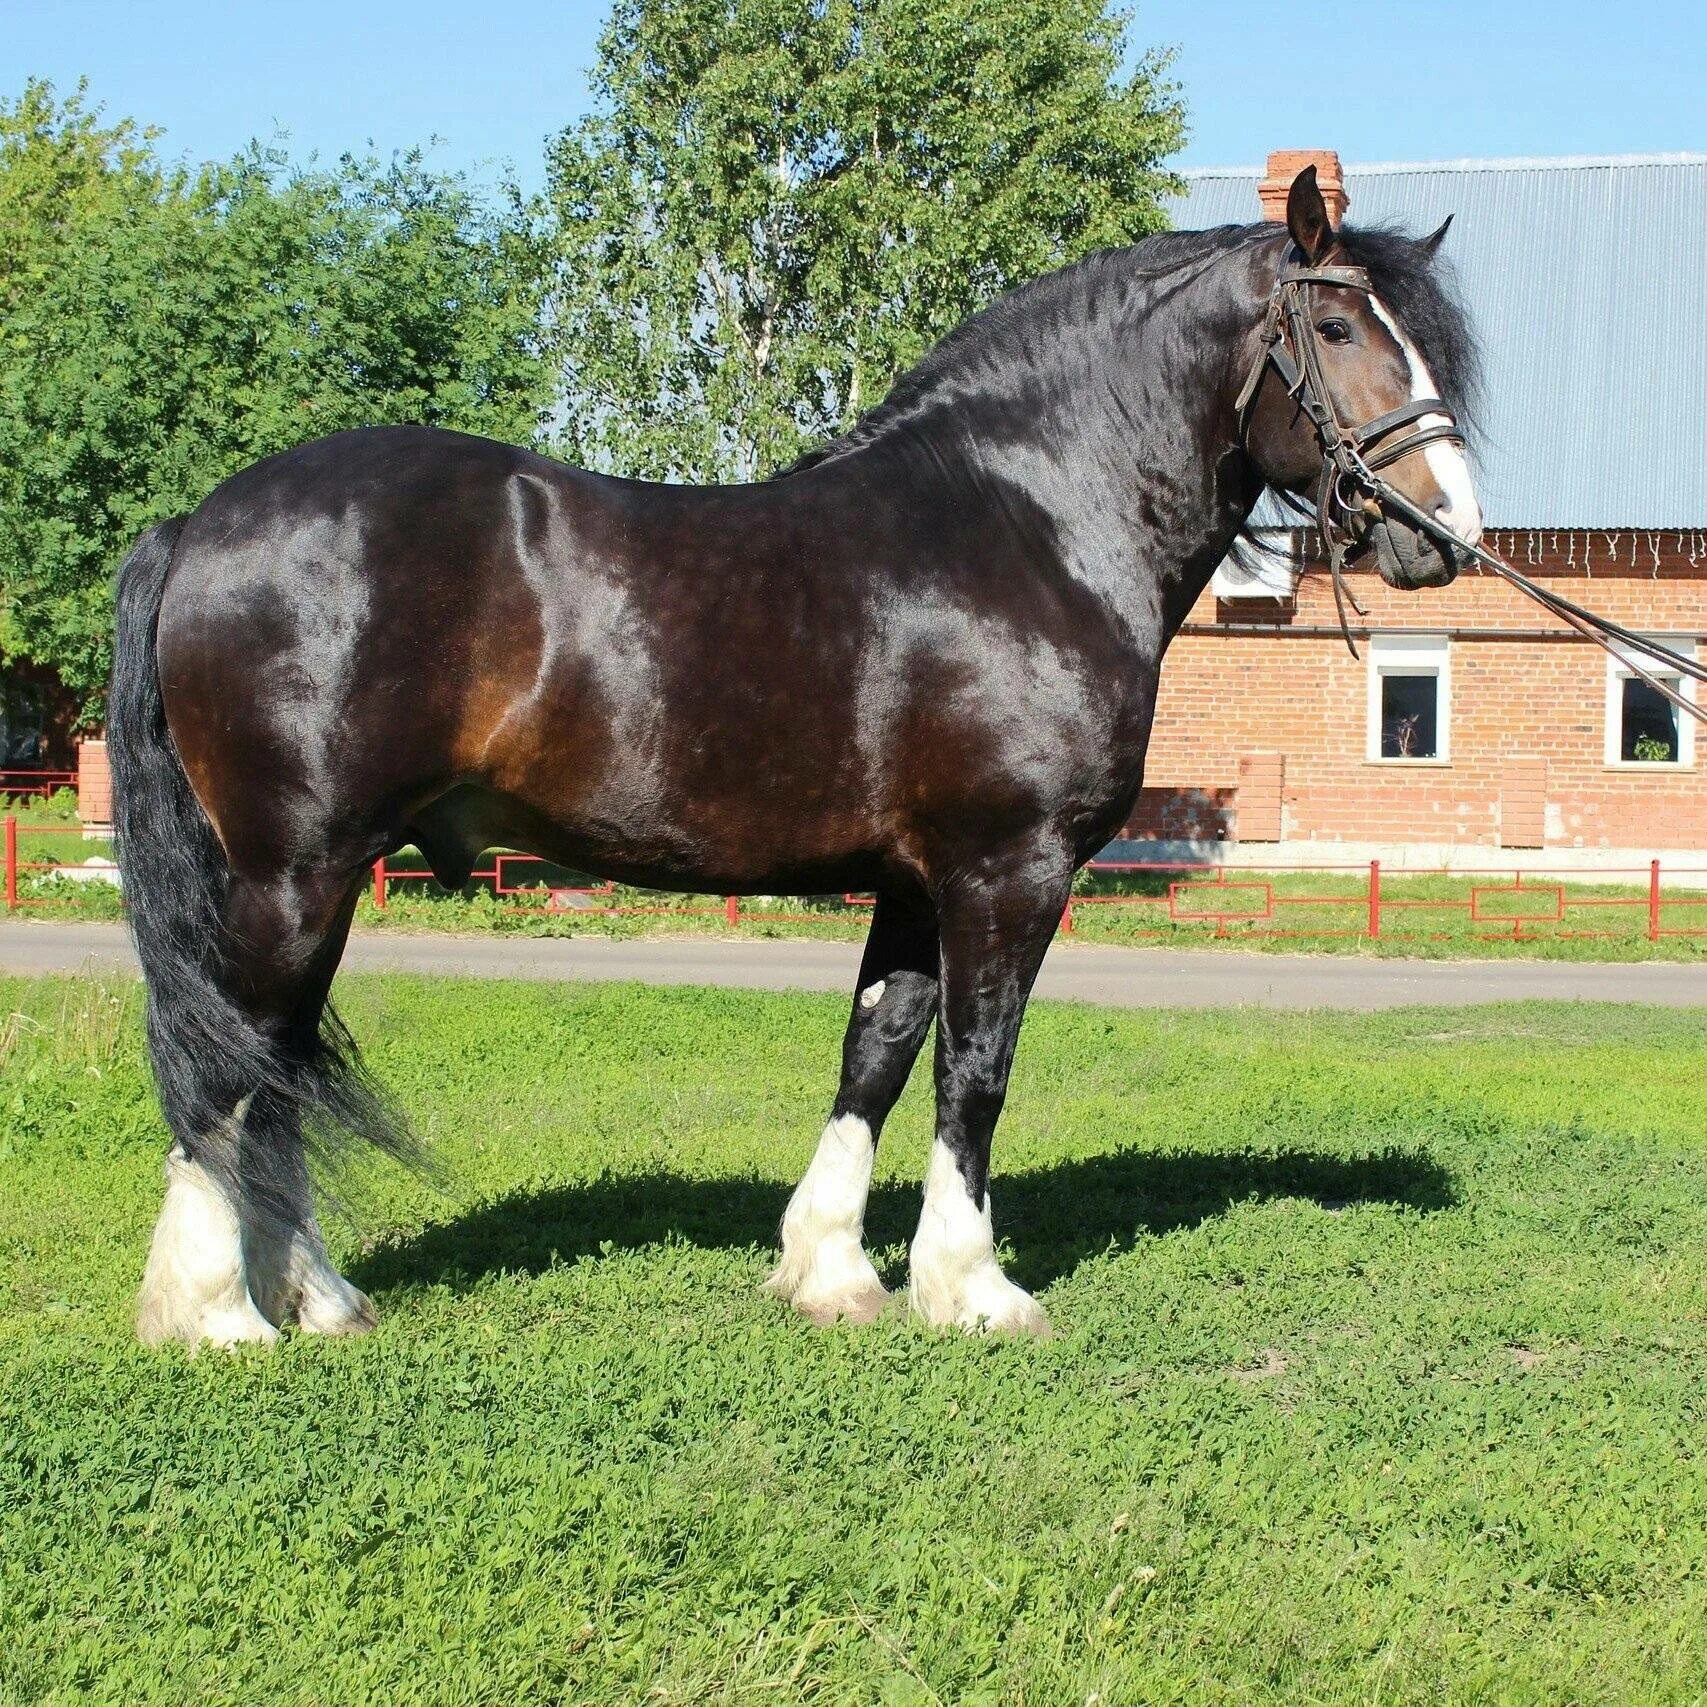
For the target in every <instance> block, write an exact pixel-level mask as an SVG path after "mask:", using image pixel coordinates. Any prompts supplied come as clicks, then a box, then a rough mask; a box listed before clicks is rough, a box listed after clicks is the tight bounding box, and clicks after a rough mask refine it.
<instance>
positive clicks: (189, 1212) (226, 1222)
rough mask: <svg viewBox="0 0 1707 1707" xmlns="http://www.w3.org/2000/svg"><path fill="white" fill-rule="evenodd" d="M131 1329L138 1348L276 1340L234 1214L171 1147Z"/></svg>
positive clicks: (197, 1168) (208, 1178)
mask: <svg viewBox="0 0 1707 1707" xmlns="http://www.w3.org/2000/svg"><path fill="white" fill-rule="evenodd" d="M239 1118H241V1116H239ZM136 1332H137V1337H138V1338H139V1339H141V1341H142V1342H143V1344H144V1345H161V1344H163V1343H164V1342H165V1341H166V1340H171V1339H176V1340H183V1341H185V1342H187V1343H188V1344H190V1345H192V1346H193V1345H197V1344H199V1343H200V1342H202V1341H204V1340H205V1341H207V1342H208V1343H209V1344H212V1345H219V1346H233V1345H238V1344H241V1343H244V1342H246V1341H253V1342H257V1343H260V1344H269V1345H270V1344H271V1343H272V1342H273V1341H274V1340H276V1339H277V1338H278V1329H277V1328H276V1327H274V1325H273V1324H272V1323H271V1322H269V1321H268V1320H267V1318H266V1317H265V1316H263V1315H262V1314H261V1312H260V1311H259V1310H258V1309H257V1308H256V1307H255V1300H254V1299H253V1298H252V1297H251V1296H250V1295H249V1287H248V1283H247V1281H246V1279H245V1277H244V1269H243V1229H242V1224H241V1222H240V1221H239V1219H238V1215H237V1211H236V1210H235V1209H234V1208H233V1207H232V1205H231V1203H230V1202H229V1201H228V1199H227V1198H226V1196H225V1193H224V1192H223V1191H222V1190H221V1189H220V1187H219V1185H218V1184H217V1182H216V1181H215V1180H214V1178H213V1176H212V1175H211V1174H209V1173H208V1171H207V1169H206V1168H204V1167H202V1165H201V1164H200V1163H199V1162H196V1161H193V1160H192V1159H191V1158H190V1157H189V1156H188V1155H186V1154H185V1153H184V1151H183V1150H182V1149H181V1148H178V1147H177V1146H174V1147H173V1149H172V1152H171V1154H170V1155H168V1156H167V1158H166V1201H165V1203H164V1204H163V1205H162V1206H161V1209H160V1219H159V1220H158V1221H157V1222H156V1223H155V1225H154V1242H153V1244H152V1245H151V1246H150V1247H149V1252H148V1266H147V1268H146V1269H145V1270H144V1271H143V1276H142V1291H141V1293H140V1294H139V1295H138V1298H137V1305H136Z"/></svg>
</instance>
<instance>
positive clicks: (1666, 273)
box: [1168, 154, 1707, 529]
mask: <svg viewBox="0 0 1707 1707" xmlns="http://www.w3.org/2000/svg"><path fill="white" fill-rule="evenodd" d="M1343 170H1344V174H1345V187H1346V192H1347V194H1348V195H1349V197H1350V199H1351V211H1350V213H1349V215H1348V218H1349V219H1350V220H1351V221H1352V222H1353V223H1354V224H1362V225H1385V224H1392V223H1398V224H1401V225H1404V226H1407V227H1409V228H1410V229H1411V230H1413V231H1415V232H1417V233H1418V234H1419V235H1420V234H1421V233H1423V232H1427V231H1432V230H1433V229H1434V228H1435V226H1437V225H1439V223H1440V222H1441V220H1443V219H1444V218H1445V217H1446V216H1447V215H1448V214H1452V215H1454V218H1453V222H1452V231H1451V234H1450V235H1449V236H1448V238H1447V240H1446V253H1447V254H1448V255H1450V256H1451V257H1452V259H1453V261H1454V263H1455V264H1456V266H1457V268H1458V276H1459V279H1460V281H1461V283H1462V285H1463V289H1464V296H1465V300H1466V301H1467V303H1468V304H1469V308H1470V313H1471V317H1472V319H1473V320H1474V322H1475V327H1476V332H1477V335H1478V337H1479V339H1480V341H1481V344H1482V352H1483V359H1484V378H1485V382H1486V383H1485V392H1484V399H1483V404H1482V410H1481V420H1480V432H1479V434H1478V439H1477V443H1476V445H1475V446H1474V447H1473V450H1472V458H1473V462H1474V464H1475V469H1476V475H1477V492H1478V495H1479V496H1480V498H1481V501H1482V511H1483V516H1484V519H1485V520H1486V522H1487V525H1488V526H1489V527H1501V528H1526V527H1537V528H1539V527H1548V528H1631V527H1645V528H1658V529H1665V528H1707V431H1704V429H1707V154H1641V155H1611V156H1565V157H1560V158H1558V159H1520V160H1445V161H1436V162H1423V163H1418V164H1399V165H1376V166H1346V167H1345V168H1344V169H1343ZM1181 176H1182V177H1183V178H1184V179H1185V180H1186V193H1185V195H1184V196H1183V197H1180V198H1178V199H1176V200H1173V201H1172V202H1170V204H1169V209H1168V211H1169V213H1170V215H1171V217H1172V219H1173V222H1174V224H1175V225H1176V226H1179V227H1181V228H1185V229H1192V228H1201V227H1206V226H1212V225H1229V224H1241V225H1244V224H1249V223H1251V222H1252V221H1253V220H1255V219H1257V218H1259V217H1260V215H1261V210H1260V208H1259V206H1258V203H1257V190H1256V186H1257V181H1258V180H1259V179H1260V178H1261V177H1262V176H1263V168H1261V167H1258V166H1242V167H1241V166H1234V167H1211V168H1208V169H1201V170H1188V171H1186V172H1183V173H1182V174H1181Z"/></svg>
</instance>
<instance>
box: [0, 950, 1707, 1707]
mask: <svg viewBox="0 0 1707 1707" xmlns="http://www.w3.org/2000/svg"><path fill="white" fill-rule="evenodd" d="M344 998H345V1002H346V1006H347V1011H348V1014H349V1017H350V1019H351V1021H352V1023H353V1025H354V1027H355V1030H356V1032H357V1034H358V1036H359V1037H360V1038H361V1039H362V1040H363V1042H364V1044H365V1045H366V1046H367V1047H368V1049H369V1052H370V1056H371V1059H372V1060H373V1062H374V1064H375V1066H376V1068H377V1069H378V1071H379V1072H380V1073H381V1075H382V1076H383V1077H384V1078H385V1079H386V1080H387V1081H388V1082H389V1083H390V1084H392V1085H393V1086H394V1087H396V1089H397V1090H398V1091H399V1093H400V1094H401V1096H402V1098H403V1101H404V1102H405V1104H406V1105H407V1106H408V1108H409V1109H410V1110H411V1111H412V1113H413V1114H414V1116H415V1118H416V1119H417V1121H418V1122H419V1123H420V1124H421V1125H422V1126H423V1128H425V1130H426V1131H427V1133H428V1134H429V1136H430V1137H431V1138H432V1139H433V1141H434V1142H435V1144H436V1145H437V1147H438V1149H439V1151H440V1153H441V1155H442V1157H443V1159H444V1161H445V1163H446V1165H447V1167H448V1169H449V1173H450V1179H451V1182H452V1183H451V1186H450V1195H449V1196H448V1197H437V1196H434V1195H431V1194H430V1193H429V1192H428V1191H427V1190H426V1189H425V1188H423V1187H420V1186H417V1185H413V1184H408V1183H404V1182H391V1183H388V1184H386V1185H385V1186H384V1187H383V1189H382V1190H378V1191H377V1194H376V1196H375V1200H374V1203H373V1211H372V1221H371V1225H370V1228H369V1231H368V1234H367V1236H366V1237H365V1238H362V1239H360V1240H358V1239H357V1238H356V1237H355V1236H354V1235H351V1234H349V1233H347V1232H346V1233H345V1234H343V1235H342V1237H341V1238H339V1239H338V1241H337V1242H338V1243H339V1244H340V1246H341V1255H342V1258H343V1260H344V1261H345V1263H346V1265H347V1266H348V1267H349V1268H350V1269H351V1272H352V1273H353V1274H354V1275H355V1276H356V1278H357V1279H358V1280H360V1281H361V1282H362V1284H364V1285H366V1286H367V1287H369V1288H371V1289H372V1290H373V1292H374V1294H375V1296H376V1297H377V1299H378V1302H379V1305H380V1308H381V1311H382V1322H381V1326H380V1328H379V1331H378V1332H377V1333H376V1334H375V1335H373V1336H372V1337H370V1338H369V1339H366V1340H362V1341H355V1342H344V1343H338V1342H333V1343H327V1342H323V1341H318V1342H317V1341H314V1340H311V1339H305V1338H302V1337H299V1336H292V1337H289V1338H287V1339H286V1341H285V1342H284V1343H283V1344H282V1345H281V1346H280V1347H279V1349H278V1350H277V1351H276V1352H274V1353H272V1354H271V1355H252V1354H243V1355H237V1356H231V1357H222V1356H216V1355H204V1356H201V1357H199V1358H197V1359H195V1360H194V1361H193V1362H192V1361H189V1360H187V1359H185V1358H184V1357H182V1356H181V1355H178V1354H177V1353H175V1352H166V1353H148V1352H144V1351H142V1350H141V1349H139V1348H138V1347H137V1346H136V1345H135V1344H134V1343H133V1342H132V1340H131V1337H130V1324H129V1301H130V1297H131V1294H132V1292H133V1290H134V1287H135V1284H136V1280H137V1276H138V1273H139V1271H140V1269H141V1265H142V1259H143V1252H144V1249H145V1248H146V1243H147V1239H148V1230H149V1226H150V1223H151V1221H152V1219H153V1217H154V1215H155V1213H156V1212H157V1210H158V1206H159V1200H160V1191H161V1178H160V1156H161V1151H162V1148H163V1145H164V1136H163V1133H162V1131H161V1129H160V1126H159V1123H158V1119H157V1117H156V1115H155V1113H154V1110H153V1104H152V1099H151V1094H150V1090H149V1086H148V1080H147V1075H146V1071H145V1069H144V1066H143V1062H142V1053H141V1012H140V1001H139V998H138V992H137V989H136V987H135V986H134V985H133V984H124V983H120V984H99V983H92V982H89V981H85V980H57V981H51V982H46V983H42V984H37V985H29V984H20V983H11V984H0V1014H8V1013H15V1014H16V1015H18V1016H19V1017H17V1018H15V1019H13V1020H12V1021H10V1022H9V1023H8V1022H0V1085H3V1086H4V1090H3V1091H0V1158H3V1165H4V1167H5V1170H6V1189H5V1191H4V1192H3V1193H0V1697H3V1698H4V1699H6V1700H7V1701H8V1702H17V1703H19V1704H20V1707H22V1704H25V1703H32V1702H46V1701H71V1700H100V1701H124V1702H137V1703H141V1702H151V1701H161V1702H182V1701H187V1700H194V1701H197V1702H205V1703H209V1704H217V1703H251V1702H258V1701H284V1702H292V1703H311V1702H337V1703H340V1704H348V1707H360V1704H363V1703H369V1702H372V1703H386V1704H387V1707H389V1704H390V1703H394V1702H397V1701H400V1700H408V1701H446V1702H450V1701H466V1702H470V1703H486V1702H492V1703H497V1702H502V1703H504V1704H505V1707H529V1704H532V1703H558V1702H570V1701H572V1702H577V1703H600V1702H613V1703H614V1702H625V1703H626V1702H636V1701H641V1700H645V1701H651V1702H657V1703H660V1704H666V1707H667V1704H670V1703H681V1704H683V1707H687V1704H692V1707H699V1704H701V1703H707V1702H746V1701H755V1700H757V1701H775V1702H784V1703H792V1702H799V1701H813V1702H818V1703H848V1704H853V1703H859V1704H861V1707H863V1704H865V1703H871V1702H898V1703H926V1702H931V1701H940V1702H955V1703H976V1702H983V1703H1019V1702H1022V1701H1023V1702H1025V1703H1029V1704H1031V1707H1038V1704H1043V1703H1049V1704H1054V1703H1079V1702H1084V1701H1085V1700H1087V1699H1091V1698H1095V1699H1100V1700H1101V1701H1103V1702H1105V1703H1109V1704H1113V1703H1127V1702H1148V1701H1180V1702H1184V1701H1192V1702H1197V1701H1228V1702H1231V1701H1238V1702H1276V1703H1278V1702H1298V1701H1311V1702H1322V1703H1337V1702H1347V1703H1350V1702H1366V1701H1373V1700H1376V1699H1379V1700H1381V1701H1384V1702H1395V1703H1405V1702H1440V1701H1580V1702H1615V1701H1627V1702H1631V1703H1638V1702H1639V1703H1643V1704H1644V1707H1646V1704H1650V1703H1671V1702H1676V1703H1682V1702H1688V1701H1698V1700H1700V1698H1701V1697H1702V1695H1703V1693H1704V1692H1707V1635H1704V1632H1707V1584H1704V1582H1703V1579H1702V1573H1701V1560H1702V1558H1703V1557H1704V1556H1707V1481H1704V1480H1703V1478H1702V1477H1701V1475H1700V1474H1699V1473H1698V1472H1697V1468H1696V1466H1697V1465H1698V1461H1699V1455H1700V1438H1701V1395H1702V1393H1703V1391H1704V1390H1707V1323H1704V1321H1703V1317H1702V1313H1701V1309H1700V1300H1701V1298H1702V1296H1703V1294H1704V1289H1707V1150H1704V1149H1703V1144H1702V1133H1703V1131H1704V1130H1707V1046H1704V1044H1703V1039H1702V1035H1701V1028H1700V1024H1699V1021H1698V1020H1697V1019H1696V1018H1695V1017H1694V1016H1693V1015H1690V1014H1687V1013H1676V1012H1666V1011H1662V1010H1652V1009H1644V1008H1629V1009H1617V1008H1600V1007H1586V1006H1581V1005H1578V1004H1563V1003H1562V1004H1558V1005H1542V1004H1537V1005H1529V1006H1523V1007H1508V1008H1477V1009H1472V1010H1423V1009H1413V1010H1409V1011H1400V1012H1394V1013H1388V1014H1382V1015H1378V1016H1371V1017H1356V1016H1347V1015H1335V1014H1325V1013H1317V1014H1279V1013H1264V1014H1260V1015H1250V1014H1242V1013H1202V1012H1197V1013H1189V1014H1169V1013H1110V1012H1104V1011H1099V1010H1096V1009H1091V1008H1076V1007H1069V1006H1051V1005H1049V1004H1043V1005H1040V1007H1039V1008H1038V1010H1037V1011H1036V1013H1035V1014H1034V1015H1033V1017H1032V1021H1031V1024H1030V1027H1029V1028H1028V1031H1027V1034H1026V1037H1025V1039H1024V1041H1023V1042H1022V1044H1021V1047H1020V1055H1019V1061H1018V1064H1017V1067H1016V1071H1015V1080H1014V1090H1013V1096H1012V1098H1011V1101H1010V1106H1009V1112H1008V1117H1007V1119H1006V1121H1005V1123H1004V1127H1003V1132H1002V1137H1001V1142H1000V1145H999V1148H998V1155H997V1169H996V1177H995V1181H994V1187H993V1191H994V1203H995V1215H996V1221H997V1226H998V1229H999V1231H1000V1232H1001V1233H1002V1234H1003V1235H1004V1236H1006V1237H1007V1238H1009V1239H1011V1241H1012V1254H1011V1257H1010V1263H1011V1266H1012V1269H1013V1272H1014V1273H1015V1275H1016V1278H1018V1279H1020V1280H1021V1281H1023V1282H1025V1283H1026V1284H1028V1285H1031V1286H1033V1287H1036V1288H1038V1289H1040V1290H1041V1294H1042V1296H1043V1298H1044V1300H1045V1302H1046V1303H1047V1305H1048V1307H1049V1309H1050V1311H1051V1313H1052V1316H1053V1318H1054V1321H1055V1325H1056V1329H1057V1337H1056V1338H1055V1339H1054V1340H1053V1341H1050V1342H1047V1343H1044V1344H1004V1343H999V1342H995V1343H993V1342H990V1341H985V1340H973V1339H964V1338H961V1337H959V1336H953V1335H951V1336H945V1337H937V1336H934V1335H932V1334H930V1333H927V1332H925V1331H923V1330H921V1329H919V1328H916V1327H914V1326H913V1325H911V1324H910V1323H909V1322H907V1321H906V1320H905V1318H904V1317H901V1316H899V1315H897V1316H896V1317H895V1318H893V1319H890V1320H886V1321H883V1322H880V1323H878V1324H876V1325H874V1326H873V1327H872V1328H870V1329H863V1330H845V1329H844V1330H836V1331H832V1332H820V1331H817V1330H814V1329H812V1328H810V1327H808V1326H807V1325H806V1324H805V1323H804V1322H802V1321H800V1320H799V1319H797V1318H795V1317H793V1316H791V1315H790V1314H789V1313H788V1312H787V1311H786V1310H784V1309H783V1308H782V1307H781V1306H780V1305H778V1304H777V1303H775V1302H774V1301H773V1300H770V1299H767V1298H764V1297H762V1296H760V1294H759V1292H758V1290H757V1287H758V1282H759V1280H760V1278H761V1276H762V1275H763V1274H764V1273H765V1271H766V1268H767V1266H768V1263H769V1260H770V1251H771V1248H772V1241H773V1238H774V1233H775V1228H776V1223H777V1219H778V1217H779V1215H780V1213H781V1209H782V1205H783V1202H784V1200H785V1197H786V1193H787V1191H788V1189H789V1187H790V1185H791V1184H792V1182H793V1181H794V1179H795V1178H796V1177H797V1176H798V1174H799V1172H800V1170H801V1169H802V1168H803V1166H804V1165H805V1162H806V1159H807V1157H808V1155H809V1153H810V1150H811V1146H812V1143H813V1141H814V1139H815V1137H816V1133H817V1129H818V1126H819V1123H820V1122H821V1121H822V1119H823V1116H824V1113H825V1110H826V1107H827V1103H828V1098H829V1095H830V1087H831V1084H832V1082H833V1079H834V1074H835V1069H836V1063H837V1060H838V1054H839V1040H840V1032H841V1026H842V1023H843V1020H844V1018H845V1013H846V1002H845V1000H844V999H842V998H837V997H806V996H777V995H756V994H740V993H735V992H720V991H706V990H699V991H695V990H671V991H662V990H649V989H645V988H641V987H635V986H615V985H610V986H593V985H588V986H581V987H570V988H562V989H542V988H539V987H537V986H529V985H521V984H515V985H504V984H477V983H469V984H457V983H451V982H443V981H437V982H422V981H414V980H407V979H395V978H393V979H384V980H378V979H351V980H347V981H346V984H345V987H344ZM924 1080H925V1075H924V1074H922V1073H921V1074H918V1075H915V1082H914V1084H913V1085H912V1086H910V1087H909V1089H908V1092H907V1094H906V1096H905V1097H904V1098H903V1100H902V1104H901V1106H900V1108H899V1110H898V1111H897V1115H896V1117H895V1119H894V1121H893V1122H892V1123H891V1126H890V1129H889V1131H888V1132H887V1133H886V1134H885V1137H884V1143H883V1148H882V1150H881V1152H880V1155H879V1160H878V1180H877V1183H876V1188H875V1191H874V1195H873V1202H872V1208H871V1214H870V1217H869V1220H868V1227H869V1230H870V1234H871V1239H872V1243H873V1245H874V1248H875V1250H876V1252H877V1255H878V1261H879V1263H880V1266H881V1267H882V1268H883V1269H884V1270H885V1272H886V1275H887V1277H888V1279H889V1280H890V1281H891V1282H892V1283H894V1284H899V1283H900V1282H901V1281H902V1280H903V1279H904V1255H905V1251H904V1248H905V1242H906V1240H907V1238H908V1237H909V1235H910V1232H911V1229H912V1225H913V1223H914V1221H915V1220H916V1218H917V1214H918V1202H919V1187H918V1181H919V1178H920V1176H921V1174H922V1171H923V1168H924V1165H925V1158H926V1153H927V1149H928V1144H929V1099H928V1096H927V1094H926V1092H927V1086H926V1084H925V1082H924Z"/></svg>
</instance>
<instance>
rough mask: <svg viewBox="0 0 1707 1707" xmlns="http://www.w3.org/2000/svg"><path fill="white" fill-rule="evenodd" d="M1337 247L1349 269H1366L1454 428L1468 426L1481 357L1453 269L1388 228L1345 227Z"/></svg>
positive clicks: (1472, 417) (1438, 256)
mask: <svg viewBox="0 0 1707 1707" xmlns="http://www.w3.org/2000/svg"><path fill="white" fill-rule="evenodd" d="M1340 246H1341V247H1342V248H1343V249H1344V250H1345V254H1346V258H1347V260H1349V261H1350V262H1351V263H1352V264H1353V265H1354V266H1359V267H1363V268H1365V269H1367V271H1368V273H1369V277H1370V280H1371V281H1372V282H1373V284H1374V286H1375V294H1376V295H1377V296H1378V297H1380V299H1381V301H1382V302H1383V303H1385V304H1386V306H1387V307H1388V308H1390V309H1391V310H1392V311H1393V313H1394V315H1395V316H1396V317H1397V319H1398V322H1399V324H1400V325H1401V326H1402V327H1404V329H1405V331H1406V332H1408V333H1409V334H1410V336H1411V338H1412V340H1413V341H1414V342H1415V344H1416V346H1417V349H1418V350H1419V351H1421V353H1422V358H1423V360H1424V361H1425V362H1427V363H1428V370H1429V372H1430V373H1431V374H1432V375H1433V376H1434V383H1435V384H1436V385H1437V386H1438V387H1439V388H1440V395H1441V397H1442V398H1443V399H1444V400H1445V401H1446V404H1447V406H1448V407H1449V408H1450V409H1451V410H1452V413H1453V414H1454V415H1456V416H1457V418H1458V421H1459V423H1460V425H1464V426H1468V425H1471V424H1473V423H1474V421H1475V417H1476V407H1477V403H1478V401H1479V394H1480V391H1481V379H1482V375H1481V352H1480V349H1479V348H1478V346H1477V343H1476V334H1475V332H1474V330H1473V329H1472V327H1471V325H1470V317H1469V315H1468V314H1467V313H1466V311H1465V308H1464V303H1463V299H1462V298H1461V297H1460V295H1459V289H1458V271H1457V269H1456V268H1455V267H1454V266H1453V265H1452V263H1451V261H1450V260H1448V259H1447V258H1446V257H1445V256H1444V255H1442V254H1440V253H1439V252H1438V251H1436V252H1431V251H1430V250H1429V249H1428V247H1427V246H1426V245H1425V244H1422V243H1419V242H1418V241H1417V240H1416V239H1415V238H1414V237H1412V236H1411V235H1410V233H1409V232H1406V231H1404V230H1401V229H1400V228H1399V227H1398V226H1393V225H1370V226H1356V225H1348V226H1346V227H1345V228H1344V229H1343V230H1342V231H1341V232H1340Z"/></svg>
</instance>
